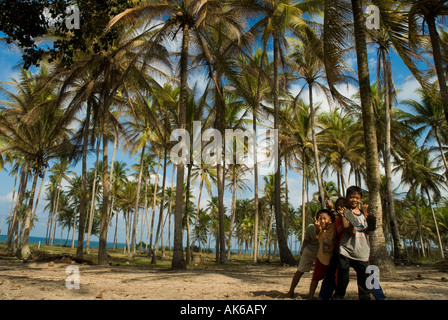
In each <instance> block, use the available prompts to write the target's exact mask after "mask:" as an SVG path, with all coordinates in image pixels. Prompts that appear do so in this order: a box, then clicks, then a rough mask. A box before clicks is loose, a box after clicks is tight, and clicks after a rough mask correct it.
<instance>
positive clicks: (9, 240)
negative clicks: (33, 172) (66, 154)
mask: <svg viewBox="0 0 448 320" xmlns="http://www.w3.org/2000/svg"><path fill="white" fill-rule="evenodd" d="M29 167H30V166H29V163H28V161H25V162H24V164H23V165H22V168H21V170H20V182H19V190H18V193H17V199H16V204H15V208H14V212H13V216H12V221H11V227H10V228H9V230H8V231H9V232H8V236H7V237H6V248H7V249H8V251H10V252H11V253H12V254H13V255H15V254H16V252H15V250H16V249H17V247H15V245H14V243H15V242H14V241H13V240H14V234H15V233H16V230H17V229H18V226H19V217H18V214H19V210H20V207H21V206H22V202H23V198H24V196H25V192H26V186H27V184H28V171H29Z"/></svg>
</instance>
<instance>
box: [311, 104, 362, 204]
mask: <svg viewBox="0 0 448 320" xmlns="http://www.w3.org/2000/svg"><path fill="white" fill-rule="evenodd" d="M319 124H320V126H321V129H322V131H321V132H320V137H321V143H322V150H323V153H325V154H326V162H327V165H328V166H331V167H332V168H333V170H334V171H336V174H337V185H338V190H339V192H340V196H342V195H343V191H342V190H345V189H346V184H345V179H344V165H345V164H346V163H350V164H351V163H356V162H357V161H358V158H359V157H361V155H362V152H363V151H364V143H363V141H362V131H361V130H362V128H361V126H360V125H359V123H358V122H357V121H355V120H354V119H353V118H352V117H351V115H350V114H349V113H345V114H343V113H342V112H341V111H340V110H339V109H338V108H335V109H334V110H333V112H328V113H327V112H325V113H322V114H321V115H320V117H319ZM341 192H342V194H341Z"/></svg>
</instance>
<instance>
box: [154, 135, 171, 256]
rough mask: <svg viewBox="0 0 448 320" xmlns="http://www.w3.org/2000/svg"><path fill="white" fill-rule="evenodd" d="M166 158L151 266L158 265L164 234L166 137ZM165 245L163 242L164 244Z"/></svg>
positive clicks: (164, 167) (165, 163) (166, 153)
mask: <svg viewBox="0 0 448 320" xmlns="http://www.w3.org/2000/svg"><path fill="white" fill-rule="evenodd" d="M163 143H164V149H165V152H164V157H163V178H162V197H161V199H160V205H159V207H160V211H159V221H158V223H157V231H156V241H155V242H154V247H153V249H152V259H151V264H155V263H156V252H157V250H158V247H159V239H160V238H161V237H162V234H163V228H162V225H163V211H164V207H165V206H164V202H165V184H166V165H167V157H168V151H167V147H166V143H167V142H166V136H164V141H163ZM162 243H163V242H162ZM162 246H163V245H162Z"/></svg>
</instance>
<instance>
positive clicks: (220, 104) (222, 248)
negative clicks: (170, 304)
mask: <svg viewBox="0 0 448 320" xmlns="http://www.w3.org/2000/svg"><path fill="white" fill-rule="evenodd" d="M221 80H222V75H221V73H220V72H218V71H217V75H216V85H215V110H216V120H215V121H216V128H217V130H218V131H219V132H220V133H221V135H222V136H224V126H225V103H224V101H223V93H222V82H221ZM217 159H218V161H217V166H216V174H217V184H218V238H217V246H218V249H219V250H217V251H216V255H217V262H218V263H220V264H223V263H225V260H226V242H225V230H224V215H225V213H224V183H225V176H224V172H225V171H224V165H225V161H224V159H223V158H222V145H221V146H220V148H219V151H218V157H217Z"/></svg>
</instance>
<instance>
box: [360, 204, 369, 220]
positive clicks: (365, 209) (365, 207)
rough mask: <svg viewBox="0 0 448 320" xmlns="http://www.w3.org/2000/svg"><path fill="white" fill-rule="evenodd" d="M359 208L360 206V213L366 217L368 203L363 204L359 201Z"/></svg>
mask: <svg viewBox="0 0 448 320" xmlns="http://www.w3.org/2000/svg"><path fill="white" fill-rule="evenodd" d="M361 208H362V213H363V214H364V216H366V217H367V215H368V212H369V211H368V210H369V205H368V204H364V203H362V202H361Z"/></svg>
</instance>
